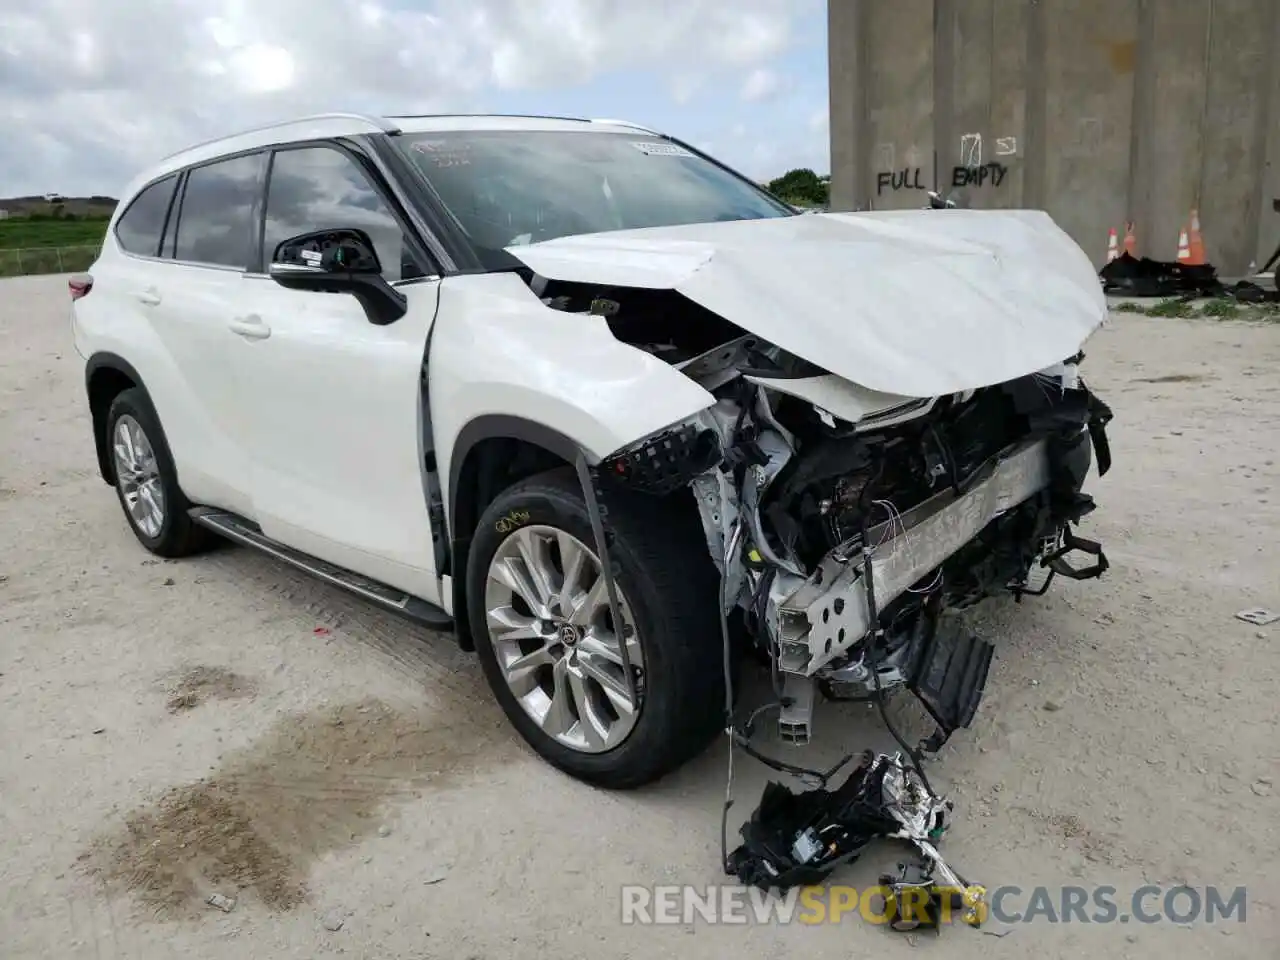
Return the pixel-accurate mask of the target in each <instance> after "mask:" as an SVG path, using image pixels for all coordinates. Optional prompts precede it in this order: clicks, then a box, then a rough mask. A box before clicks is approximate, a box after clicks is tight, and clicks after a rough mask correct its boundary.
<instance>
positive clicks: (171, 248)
mask: <svg viewBox="0 0 1280 960" xmlns="http://www.w3.org/2000/svg"><path fill="white" fill-rule="evenodd" d="M186 192H187V171H185V170H179V171H178V182H177V183H175V184H174V185H173V196H171V197H170V198H169V209H168V210H167V211H166V212H165V215H164V229H163V230H161V231H160V249H159V251H157V253H156V257H157V258H158V259H160V260H172V259H173V254H174V252H175V250H176V243H177V239H178V216H179V211H180V210H181V209H182V196H183V194H185V193H186ZM166 247H167V248H168V249H167V250H166Z"/></svg>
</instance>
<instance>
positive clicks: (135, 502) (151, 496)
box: [106, 387, 211, 557]
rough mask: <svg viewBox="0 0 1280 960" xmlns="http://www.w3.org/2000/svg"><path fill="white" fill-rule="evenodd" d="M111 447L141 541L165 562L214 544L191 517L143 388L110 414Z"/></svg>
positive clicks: (120, 491)
mask: <svg viewBox="0 0 1280 960" xmlns="http://www.w3.org/2000/svg"><path fill="white" fill-rule="evenodd" d="M106 430H107V446H108V448H109V449H110V450H111V462H112V467H113V469H114V472H115V480H116V483H115V486H116V494H117V495H118V496H119V498H120V506H121V507H122V508H123V509H124V515H125V519H126V520H128V522H129V526H130V528H131V529H132V530H133V533H134V536H136V537H137V538H138V542H139V543H141V544H142V545H143V546H144V547H146V548H147V549H148V550H150V551H151V552H152V553H154V554H156V555H157V556H161V557H184V556H187V555H189V554H192V553H195V552H197V551H198V550H201V549H203V548H204V547H205V546H206V545H207V544H208V542H209V540H210V539H211V535H210V534H208V533H207V532H206V531H205V530H204V529H203V528H202V527H199V526H197V525H196V524H194V523H193V522H192V521H191V518H190V517H189V516H188V515H187V510H188V509H189V508H190V506H191V504H190V503H189V502H188V501H187V498H186V497H185V496H183V494H182V490H181V489H179V487H178V475H177V471H176V470H175V469H174V466H173V460H172V458H171V457H170V456H169V448H168V444H167V443H166V442H165V439H164V432H163V431H162V430H161V428H160V420H159V418H158V417H157V416H156V414H155V410H154V409H153V408H152V406H151V401H150V399H149V398H148V397H147V395H146V393H145V392H144V391H142V390H141V389H139V388H138V387H132V388H130V389H128V390H125V391H123V392H121V393H120V394H119V395H118V396H117V397H116V398H115V400H113V401H112V402H111V408H110V410H109V411H108V412H107V424H106Z"/></svg>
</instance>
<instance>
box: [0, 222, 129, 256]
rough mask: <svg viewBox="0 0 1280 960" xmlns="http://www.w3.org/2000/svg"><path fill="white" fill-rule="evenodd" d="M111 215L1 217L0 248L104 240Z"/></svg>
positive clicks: (60, 244) (65, 244)
mask: <svg viewBox="0 0 1280 960" xmlns="http://www.w3.org/2000/svg"><path fill="white" fill-rule="evenodd" d="M109 219H110V218H109V217H85V218H78V217H77V218H74V219H73V218H71V217H9V218H8V219H7V220H0V250H30V249H32V248H35V247H79V246H91V245H97V244H101V243H102V238H103V236H105V234H106V232H107V222H108V221H109Z"/></svg>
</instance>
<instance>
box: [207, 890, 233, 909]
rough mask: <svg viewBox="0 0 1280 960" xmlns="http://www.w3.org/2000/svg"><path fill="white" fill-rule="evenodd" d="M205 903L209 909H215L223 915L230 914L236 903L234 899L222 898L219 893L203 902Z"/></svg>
mask: <svg viewBox="0 0 1280 960" xmlns="http://www.w3.org/2000/svg"><path fill="white" fill-rule="evenodd" d="M205 903H207V904H209V906H211V907H217V908H218V909H219V910H221V911H222V912H223V913H230V912H231V911H232V910H234V909H235V908H236V901H235V898H234V897H224V896H223V895H222V894H220V893H214V894H211V895H210V896H209V897H208V898H207V899H206V900H205Z"/></svg>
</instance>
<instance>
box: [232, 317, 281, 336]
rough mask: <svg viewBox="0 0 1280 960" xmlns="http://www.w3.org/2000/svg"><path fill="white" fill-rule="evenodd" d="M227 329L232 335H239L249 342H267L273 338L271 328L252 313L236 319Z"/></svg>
mask: <svg viewBox="0 0 1280 960" xmlns="http://www.w3.org/2000/svg"><path fill="white" fill-rule="evenodd" d="M227 328H228V329H229V330H230V331H231V332H232V333H238V334H239V335H240V336H242V337H245V338H246V339H249V340H265V339H266V338H267V337H269V336H271V328H270V327H269V326H267V324H266V321H264V320H263V319H262V318H261V317H260V316H258V315H257V314H256V313H251V314H249V315H248V316H245V317H236V318H235V319H234V320H232V321H231V322H230V323H228V324H227Z"/></svg>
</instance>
